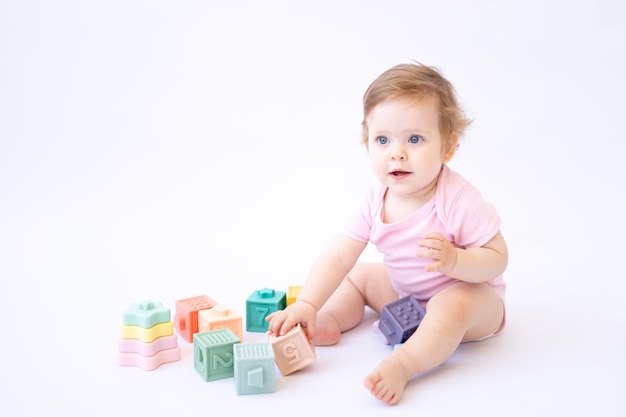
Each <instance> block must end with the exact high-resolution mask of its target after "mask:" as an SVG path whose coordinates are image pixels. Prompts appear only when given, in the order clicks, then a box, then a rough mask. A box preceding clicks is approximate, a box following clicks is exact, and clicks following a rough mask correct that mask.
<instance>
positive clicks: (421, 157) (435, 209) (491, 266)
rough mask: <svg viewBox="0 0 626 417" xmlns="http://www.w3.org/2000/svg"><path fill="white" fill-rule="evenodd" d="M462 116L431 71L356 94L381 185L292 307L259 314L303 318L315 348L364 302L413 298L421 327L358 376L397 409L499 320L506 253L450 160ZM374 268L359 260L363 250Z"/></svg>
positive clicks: (496, 227)
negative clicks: (374, 253)
mask: <svg viewBox="0 0 626 417" xmlns="http://www.w3.org/2000/svg"><path fill="white" fill-rule="evenodd" d="M469 123H470V121H469V120H468V119H467V118H466V117H465V116H464V114H463V111H462V110H461V109H460V107H459V105H458V100H457V98H456V92H455V90H454V88H453V86H452V85H451V84H450V82H449V81H448V80H447V79H445V78H444V77H443V76H442V75H441V73H440V72H439V71H437V70H436V69H435V68H432V67H429V66H425V65H421V64H417V63H415V64H401V65H397V66H395V67H393V68H391V69H389V70H387V71H385V72H384V73H383V74H381V75H380V76H379V77H378V78H377V79H376V80H374V82H373V83H372V84H371V85H370V86H369V88H368V89H367V91H366V92H365V95H364V98H363V122H362V129H363V143H364V144H365V146H366V148H367V153H368V156H369V160H370V163H371V168H372V170H373V173H374V175H375V177H376V178H377V179H378V182H377V183H376V184H374V185H372V186H371V188H370V189H369V191H368V193H367V195H366V196H365V198H364V199H363V202H362V204H361V206H360V208H359V210H357V212H356V213H355V214H354V216H353V217H352V218H351V219H349V221H348V222H347V224H346V227H345V229H344V230H342V231H341V232H340V233H338V234H337V236H335V237H334V238H333V239H332V240H331V242H330V243H329V245H328V246H327V247H326V248H325V249H324V250H323V252H322V253H321V254H320V256H319V257H318V259H317V260H316V261H315V262H314V264H313V266H312V268H311V271H310V273H309V275H308V277H307V279H306V281H305V283H304V285H303V287H302V290H301V292H300V295H299V296H298V298H297V301H296V302H295V303H293V304H291V305H290V306H288V307H287V308H286V309H284V310H281V311H277V312H275V313H273V314H271V315H269V316H268V317H267V320H268V322H269V325H268V329H269V333H270V334H274V335H284V334H285V333H287V332H288V331H289V330H290V329H291V328H293V327H294V326H296V325H297V324H298V323H300V324H301V325H302V326H303V327H304V328H305V329H306V332H307V336H308V337H309V338H310V339H311V340H312V341H313V342H314V343H315V344H316V345H333V344H335V343H337V342H338V341H339V338H340V335H341V333H342V332H345V331H347V330H350V329H352V328H354V327H355V326H356V325H358V324H359V323H360V322H361V320H362V319H363V315H364V312H365V306H369V307H370V308H371V309H372V310H374V311H376V312H377V313H378V314H380V313H381V311H382V308H383V306H385V305H386V304H388V303H390V302H392V301H395V300H397V299H398V298H400V297H404V296H406V295H413V296H414V297H415V298H416V299H417V300H418V301H419V302H420V304H421V305H422V306H423V307H424V309H425V310H426V314H425V316H424V319H423V320H422V322H421V324H420V325H419V327H418V328H417V330H416V331H415V332H414V333H413V335H412V336H411V337H409V338H408V340H406V342H405V343H403V344H402V345H400V346H399V347H398V348H397V349H394V350H393V351H392V352H391V353H390V355H389V356H388V357H387V358H385V359H384V360H383V361H382V362H381V363H380V364H378V366H376V367H375V368H374V369H373V370H372V371H371V372H370V374H369V375H367V376H366V377H365V380H364V385H365V387H366V388H367V389H368V390H369V391H370V392H371V394H372V395H373V396H374V397H376V398H377V399H379V400H381V401H383V402H385V403H388V404H396V403H397V402H398V401H399V400H400V399H401V397H402V394H403V392H404V388H405V386H406V384H407V383H408V382H409V380H410V379H411V378H412V377H413V376H414V375H415V374H419V373H422V372H426V371H429V370H431V369H434V368H436V367H437V366H439V365H441V364H442V363H444V362H445V361H446V360H447V359H448V358H449V357H450V356H451V355H452V354H453V353H454V352H455V350H456V349H457V347H458V346H459V345H460V344H461V343H463V342H470V341H478V340H484V339H486V338H489V337H492V336H495V335H497V334H499V333H500V332H501V331H502V329H503V328H504V324H505V307H504V293H505V290H506V284H505V282H504V280H503V277H502V275H503V273H504V271H505V269H506V267H507V262H508V251H507V246H506V243H505V240H504V238H503V236H502V233H501V231H500V224H501V219H500V217H499V215H498V213H497V211H496V210H495V208H494V207H493V206H492V205H491V204H490V203H488V202H487V201H485V200H484V199H483V197H482V195H481V194H480V192H479V191H478V190H477V189H476V188H475V187H474V186H473V185H472V184H470V183H469V182H468V181H467V180H465V179H464V178H463V177H462V176H461V175H459V174H458V173H456V172H454V171H453V170H451V169H450V168H449V167H448V165H447V162H449V161H450V160H451V159H452V157H453V156H454V153H455V151H456V149H457V146H458V143H459V138H460V137H461V136H462V135H463V133H464V131H465V128H466V127H467V126H468V125H469ZM369 242H371V243H372V244H373V245H375V246H376V247H377V248H378V250H379V251H380V252H381V253H382V255H383V262H382V263H366V262H358V260H359V257H360V255H361V254H362V252H363V251H364V250H365V248H366V246H367V245H368V243H369Z"/></svg>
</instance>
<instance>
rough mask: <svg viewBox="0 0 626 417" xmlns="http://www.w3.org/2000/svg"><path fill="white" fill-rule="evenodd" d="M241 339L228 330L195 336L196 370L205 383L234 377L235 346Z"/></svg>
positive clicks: (194, 354)
mask: <svg viewBox="0 0 626 417" xmlns="http://www.w3.org/2000/svg"><path fill="white" fill-rule="evenodd" d="M238 343H240V342H239V338H238V337H237V336H236V335H235V333H233V332H232V330H230V329H228V328H224V329H218V330H211V331H208V332H202V333H195V334H194V335H193V357H194V358H193V360H194V368H196V371H198V373H199V374H200V376H202V378H204V380H205V381H215V380H216V379H224V378H231V377H233V376H234V372H235V370H234V366H235V357H234V354H233V346H234V345H235V344H238Z"/></svg>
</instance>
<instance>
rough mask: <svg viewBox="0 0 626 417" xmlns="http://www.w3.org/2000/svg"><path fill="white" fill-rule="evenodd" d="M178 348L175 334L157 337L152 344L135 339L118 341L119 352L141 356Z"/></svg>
mask: <svg viewBox="0 0 626 417" xmlns="http://www.w3.org/2000/svg"><path fill="white" fill-rule="evenodd" d="M176 346H178V338H177V337H176V335H175V334H171V335H169V336H163V337H158V338H156V339H154V341H153V342H150V343H146V342H142V341H141V340H137V339H120V342H119V351H120V352H123V353H138V354H140V355H142V356H153V355H154V354H156V353H157V352H159V351H161V350H166V349H172V348H175V347H176Z"/></svg>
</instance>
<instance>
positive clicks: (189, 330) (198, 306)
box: [174, 295, 217, 343]
mask: <svg viewBox="0 0 626 417" xmlns="http://www.w3.org/2000/svg"><path fill="white" fill-rule="evenodd" d="M216 304H217V303H216V302H215V301H213V300H212V299H211V298H209V297H208V296H206V295H199V296H197V297H191V298H186V299H184V300H178V301H176V315H175V316H174V326H175V327H176V331H177V332H178V334H179V335H180V336H182V337H183V338H184V339H185V340H186V341H188V342H189V343H191V342H193V335H194V333H198V330H199V328H198V311H200V310H208V309H210V308H213V307H214V306H215V305H216Z"/></svg>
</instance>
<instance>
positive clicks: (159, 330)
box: [122, 321, 174, 343]
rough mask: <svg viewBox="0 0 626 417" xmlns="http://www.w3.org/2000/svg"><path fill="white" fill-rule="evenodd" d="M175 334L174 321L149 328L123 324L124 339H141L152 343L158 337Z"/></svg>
mask: <svg viewBox="0 0 626 417" xmlns="http://www.w3.org/2000/svg"><path fill="white" fill-rule="evenodd" d="M172 334H174V323H172V322H171V321H168V322H167V323H159V324H155V325H154V326H152V327H150V328H149V329H146V328H143V327H141V326H133V325H128V324H124V325H122V339H139V340H141V341H142V342H146V343H150V342H152V341H154V339H156V338H157V337H163V336H169V335H172Z"/></svg>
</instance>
